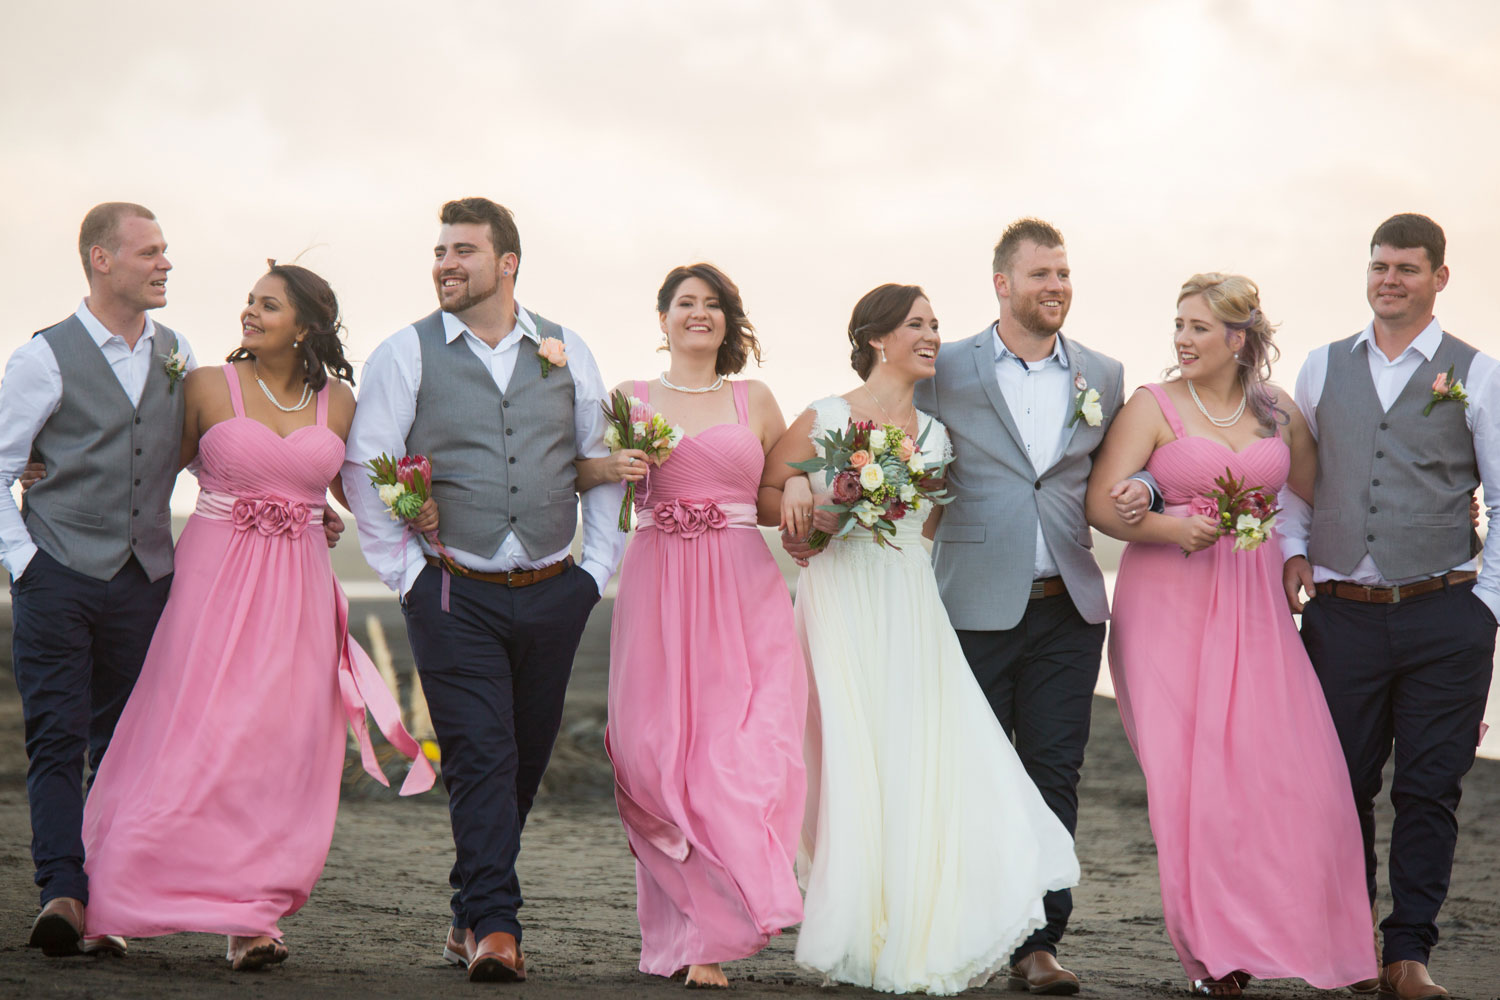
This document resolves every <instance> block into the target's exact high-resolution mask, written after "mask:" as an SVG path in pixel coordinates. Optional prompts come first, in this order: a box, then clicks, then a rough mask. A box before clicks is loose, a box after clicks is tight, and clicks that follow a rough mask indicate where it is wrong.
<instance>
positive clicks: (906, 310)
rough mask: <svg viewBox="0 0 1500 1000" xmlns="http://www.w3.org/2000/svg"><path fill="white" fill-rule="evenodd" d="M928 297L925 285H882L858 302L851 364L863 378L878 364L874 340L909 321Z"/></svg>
mask: <svg viewBox="0 0 1500 1000" xmlns="http://www.w3.org/2000/svg"><path fill="white" fill-rule="evenodd" d="M925 298H927V293H926V292H924V291H922V286H921V285H892V284H886V285H880V286H878V287H875V288H872V289H870V290H869V291H868V292H866V293H865V294H864V295H863V296H862V297H861V298H860V300H859V301H858V302H856V303H855V304H854V312H853V314H852V315H850V317H849V348H850V350H849V365H850V367H852V368H853V369H854V370H855V371H856V372H857V373H858V374H859V377H860V378H869V377H870V372H871V371H872V370H873V369H874V368H875V348H874V347H872V346H871V345H870V341H871V340H872V339H874V338H876V337H884V336H885V335H886V334H888V333H890V332H891V331H892V330H894V329H896V327H898V326H900V325H901V324H902V323H904V322H906V317H908V316H910V315H911V307H912V304H913V303H914V302H916V301H917V300H918V299H925Z"/></svg>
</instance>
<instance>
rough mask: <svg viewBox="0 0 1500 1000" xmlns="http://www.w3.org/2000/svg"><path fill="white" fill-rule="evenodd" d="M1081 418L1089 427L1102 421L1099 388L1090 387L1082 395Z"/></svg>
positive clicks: (1102, 409)
mask: <svg viewBox="0 0 1500 1000" xmlns="http://www.w3.org/2000/svg"><path fill="white" fill-rule="evenodd" d="M1080 409H1081V410H1083V419H1084V421H1085V422H1086V423H1087V424H1088V425H1089V426H1090V427H1098V426H1099V425H1100V424H1101V423H1103V422H1104V408H1103V407H1102V406H1100V405H1099V390H1098V389H1090V390H1089V391H1088V392H1086V393H1084V395H1083V406H1082V407H1080Z"/></svg>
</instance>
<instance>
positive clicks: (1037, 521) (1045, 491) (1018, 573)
mask: <svg viewBox="0 0 1500 1000" xmlns="http://www.w3.org/2000/svg"><path fill="white" fill-rule="evenodd" d="M992 264H993V268H992V269H993V273H994V286H995V296H996V298H997V299H998V301H999V304H1000V318H999V320H997V321H996V322H994V323H991V324H990V325H989V326H987V327H985V328H984V329H983V330H981V331H980V332H979V333H977V334H975V335H974V336H972V337H968V338H966V339H963V340H959V341H956V342H953V343H948V344H944V345H943V347H942V349H941V351H940V352H939V354H938V361H937V375H936V376H935V377H934V378H933V379H931V380H930V381H928V382H923V383H919V384H918V385H917V392H916V404H917V406H918V408H920V409H922V410H924V411H926V412H928V413H930V414H932V415H933V416H935V417H938V418H939V419H940V420H942V421H943V423H944V424H946V425H947V427H948V433H949V435H950V436H951V438H952V440H953V454H954V456H955V457H954V461H953V464H952V465H950V466H949V468H948V489H949V492H950V493H952V494H953V496H954V497H955V501H954V502H953V503H952V504H949V505H948V506H946V507H942V508H939V513H940V518H941V519H940V520H938V519H937V518H936V517H935V518H934V519H932V520H929V521H928V525H927V530H928V532H929V533H931V532H932V530H933V527H934V523H935V525H936V534H935V536H934V544H933V552H932V557H933V564H934V570H935V572H936V574H937V579H938V587H939V589H940V590H941V592H942V597H943V603H944V604H945V605H946V606H947V609H948V616H949V618H950V619H951V621H952V623H953V627H954V628H955V629H956V630H957V631H958V638H959V641H960V642H961V643H962V645H963V649H964V655H965V656H966V657H967V658H968V660H969V666H970V667H971V668H972V669H973V671H974V675H975V677H976V678H977V679H978V681H979V684H980V686H981V687H982V688H983V689H984V693H985V695H986V697H988V698H989V702H990V707H991V708H992V709H993V710H994V712H995V716H996V718H998V719H999V720H1000V724H1001V726H1002V727H1003V728H1004V729H1005V733H1006V735H1007V736H1009V737H1011V738H1012V739H1013V740H1014V741H1015V746H1016V752H1017V754H1018V755H1019V756H1020V758H1021V763H1022V764H1023V765H1025V767H1026V772H1027V774H1029V775H1030V776H1031V779H1032V781H1034V782H1035V783H1036V786H1037V788H1038V790H1039V791H1040V792H1041V793H1042V798H1043V799H1044V800H1045V801H1046V802H1047V805H1048V806H1050V807H1051V809H1052V811H1053V812H1054V813H1055V814H1056V815H1057V817H1058V819H1060V820H1062V822H1063V825H1064V826H1066V827H1067V829H1068V832H1069V833H1070V834H1071V833H1073V832H1075V830H1076V829H1077V826H1078V771H1079V768H1080V767H1081V766H1082V764H1083V752H1084V745H1085V744H1086V743H1087V742H1088V736H1089V721H1090V717H1091V713H1092V709H1093V694H1094V686H1095V684H1096V683H1097V681H1098V675H1099V660H1100V654H1101V652H1102V648H1103V644H1104V630H1105V625H1104V622H1105V619H1107V618H1108V617H1109V604H1108V600H1107V598H1106V596H1105V592H1104V577H1103V574H1102V573H1101V572H1100V571H1099V566H1098V564H1097V563H1096V562H1095V561H1094V556H1093V552H1092V547H1093V538H1092V535H1091V533H1090V530H1089V526H1088V522H1087V521H1086V520H1085V518H1084V512H1083V501H1084V491H1085V487H1086V486H1087V484H1088V478H1089V472H1090V470H1091V469H1092V468H1093V456H1094V452H1095V451H1096V450H1097V449H1098V447H1099V445H1100V442H1101V441H1103V439H1104V432H1105V431H1106V430H1108V428H1109V423H1110V421H1111V420H1113V419H1114V416H1115V414H1116V412H1117V411H1118V410H1119V409H1120V406H1121V404H1122V403H1123V401H1124V388H1123V381H1124V372H1123V369H1122V367H1121V365H1120V363H1119V362H1118V361H1115V360H1114V359H1112V358H1108V357H1105V356H1104V355H1102V354H1097V353H1095V352H1094V351H1091V350H1089V349H1088V348H1086V347H1084V346H1083V345H1082V344H1080V343H1078V342H1077V341H1075V340H1071V339H1068V338H1065V337H1064V336H1063V335H1062V333H1061V330H1062V326H1063V321H1064V320H1065V319H1066V318H1067V315H1068V307H1069V306H1070V305H1071V304H1072V301H1073V284H1072V275H1071V271H1070V269H1069V267H1068V252H1067V248H1066V247H1065V246H1064V244H1063V238H1062V234H1061V233H1059V232H1058V231H1057V229H1056V228H1055V227H1053V226H1051V225H1050V224H1048V223H1046V222H1043V221H1041V220H1039V219H1020V220H1018V221H1016V222H1013V223H1011V225H1010V226H1008V227H1007V228H1006V230H1005V233H1004V235H1003V236H1001V238H1000V242H999V243H998V244H996V246H995V251H994V258H993V261H992ZM1114 495H1115V497H1116V502H1117V505H1118V506H1119V507H1120V509H1121V510H1122V512H1127V511H1128V512H1130V514H1131V515H1132V516H1136V517H1138V516H1139V514H1140V512H1141V511H1143V510H1144V509H1145V508H1146V507H1148V506H1149V505H1150V503H1151V502H1152V497H1151V493H1150V490H1149V489H1148V488H1147V486H1146V485H1145V484H1144V483H1143V482H1137V481H1134V480H1130V481H1127V484H1121V485H1119V486H1117V487H1116V488H1115V494H1114ZM1022 567H1024V569H1023V568H1022ZM1043 905H1044V908H1045V911H1046V917H1047V923H1046V925H1045V926H1043V927H1041V928H1038V929H1037V931H1036V932H1035V933H1034V934H1032V935H1031V937H1030V938H1028V939H1027V940H1026V941H1025V942H1024V943H1023V944H1022V945H1021V947H1020V948H1018V949H1017V950H1016V952H1015V954H1014V955H1013V956H1012V959H1011V961H1012V966H1011V969H1010V983H1011V987H1012V988H1014V989H1026V990H1029V991H1030V992H1032V993H1042V994H1051V995H1065V994H1072V993H1076V992H1078V977H1077V976H1075V975H1074V974H1073V973H1071V972H1069V971H1068V970H1067V969H1065V968H1063V967H1062V966H1061V965H1059V964H1058V961H1057V957H1056V956H1057V943H1058V941H1059V940H1060V939H1061V938H1062V936H1063V932H1064V931H1065V929H1066V928H1067V924H1068V916H1069V914H1070V913H1071V912H1072V908H1073V901H1072V894H1071V893H1070V892H1069V891H1068V890H1066V889H1064V890H1061V891H1057V892H1049V893H1048V894H1047V895H1046V896H1045V897H1044V899H1043Z"/></svg>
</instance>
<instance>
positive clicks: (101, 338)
mask: <svg viewBox="0 0 1500 1000" xmlns="http://www.w3.org/2000/svg"><path fill="white" fill-rule="evenodd" d="M73 315H74V316H76V317H78V322H80V323H82V324H83V328H84V329H85V330H87V331H88V332H89V336H90V337H93V338H94V343H96V344H98V345H99V348H100V349H101V350H103V348H104V345H105V344H107V343H109V341H110V340H112V339H119V340H120V341H121V342H123V341H124V340H125V338H124V337H119V336H118V335H117V334H113V333H110V332H109V328H108V327H106V326H105V325H104V324H103V323H101V322H99V317H97V316H95V315H94V314H93V313H91V312H89V305H88V300H87V299H83V300H80V301H79V303H78V311H77V312H76V313H74V314H73ZM155 334H156V324H155V323H152V322H151V314H150V313H147V314H146V326H145V329H144V330H142V331H141V339H140V340H138V341H136V343H137V344H139V343H140V342H141V341H142V340H150V339H151V338H152V337H153V336H154V335H155Z"/></svg>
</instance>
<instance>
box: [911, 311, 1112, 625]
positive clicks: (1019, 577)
mask: <svg viewBox="0 0 1500 1000" xmlns="http://www.w3.org/2000/svg"><path fill="white" fill-rule="evenodd" d="M1059 336H1061V334H1059ZM1063 350H1064V351H1065V352H1066V353H1067V356H1068V364H1069V366H1070V367H1071V368H1072V370H1073V374H1074V377H1075V379H1076V378H1077V377H1078V376H1079V375H1081V376H1082V377H1083V379H1084V380H1085V382H1086V383H1087V386H1088V388H1090V389H1097V390H1098V392H1099V402H1100V406H1101V408H1102V409H1103V411H1104V419H1103V421H1102V422H1101V423H1100V425H1099V426H1098V427H1090V426H1089V425H1088V424H1087V423H1086V422H1085V421H1083V420H1079V421H1077V422H1076V423H1074V424H1073V426H1072V428H1071V430H1069V431H1067V432H1065V433H1067V434H1068V435H1069V437H1068V440H1067V443H1066V444H1065V445H1064V447H1063V449H1062V452H1061V454H1059V456H1058V458H1057V461H1056V462H1054V463H1053V464H1052V466H1051V468H1048V469H1046V470H1045V471H1043V472H1041V473H1038V472H1037V471H1036V469H1035V468H1034V467H1033V466H1032V463H1031V459H1030V457H1029V456H1028V455H1027V454H1026V447H1025V444H1024V443H1023V442H1022V440H1021V434H1020V431H1019V430H1018V429H1017V428H1016V422H1015V420H1014V418H1013V417H1012V416H1011V413H1010V410H1009V408H1008V407H1007V406H1006V405H1005V397H1004V396H1002V395H1001V393H1000V383H999V381H998V380H997V379H996V377H995V335H994V326H993V324H992V325H991V326H988V327H985V329H983V330H981V331H980V332H979V333H977V334H975V335H974V336H972V337H968V338H965V339H964V340H959V341H955V342H953V343H949V344H944V345H943V347H942V349H941V350H940V351H939V352H938V359H937V375H936V376H935V377H933V378H932V379H930V380H928V381H926V382H921V383H918V384H917V393H916V404H917V406H918V407H919V408H920V409H922V410H924V411H926V412H927V413H930V414H931V415H933V416H935V417H937V418H938V419H939V420H941V421H942V422H943V423H944V424H946V425H947V427H948V435H949V437H950V438H951V439H952V442H953V464H952V465H950V466H949V467H948V491H949V493H951V494H952V495H953V497H954V500H953V502H952V503H950V504H948V506H947V507H946V508H945V509H944V511H943V519H942V521H940V522H939V524H938V530H937V537H936V539H935V542H934V544H933V549H932V561H933V568H934V570H935V572H936V574H937V580H938V589H939V590H940V591H941V592H942V596H943V604H944V605H946V607H947V609H948V618H949V619H950V620H951V621H952V623H953V627H954V628H956V629H966V630H971V631H994V630H1004V629H1009V628H1014V627H1015V626H1016V624H1017V623H1019V622H1020V620H1021V616H1022V615H1023V614H1025V612H1026V603H1027V600H1028V599H1029V595H1030V592H1031V578H1032V571H1033V568H1034V566H1035V558H1036V526H1037V520H1038V518H1040V519H1041V525H1042V537H1043V538H1045V539H1046V542H1047V548H1048V549H1049V550H1050V551H1051V553H1052V557H1053V559H1054V560H1055V561H1056V562H1057V567H1058V571H1059V572H1060V573H1061V574H1062V578H1063V582H1064V584H1066V586H1067V588H1068V593H1069V594H1070V595H1071V596H1072V598H1073V603H1074V604H1075V605H1076V606H1077V608H1078V611H1079V613H1080V614H1081V615H1083V617H1084V618H1085V619H1086V620H1087V621H1090V622H1102V621H1104V620H1105V619H1107V618H1108V617H1109V601H1108V598H1107V597H1106V595H1105V592H1104V574H1103V573H1101V572H1100V571H1099V564H1098V563H1097V562H1095V561H1094V554H1093V548H1094V539H1093V534H1092V533H1091V532H1090V530H1089V525H1088V521H1087V520H1086V519H1085V518H1084V513H1083V498H1084V490H1085V488H1086V487H1087V485H1088V478H1089V472H1090V471H1091V470H1092V469H1093V467H1094V452H1095V451H1096V450H1097V449H1098V447H1099V444H1100V442H1102V441H1103V440H1104V432H1105V431H1107V430H1108V429H1109V425H1110V422H1111V421H1112V420H1113V419H1114V417H1115V414H1116V413H1118V412H1119V410H1120V406H1121V405H1122V404H1123V403H1124V378H1125V373H1124V368H1123V367H1122V366H1121V364H1120V363H1119V362H1118V361H1116V360H1114V359H1113V358H1108V357H1105V356H1104V355H1102V354H1096V353H1095V352H1093V351H1091V350H1089V349H1088V348H1086V347H1084V346H1083V345H1082V344H1080V343H1078V342H1077V341H1074V340H1068V339H1066V338H1064V340H1063ZM1070 415H1071V410H1070Z"/></svg>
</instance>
